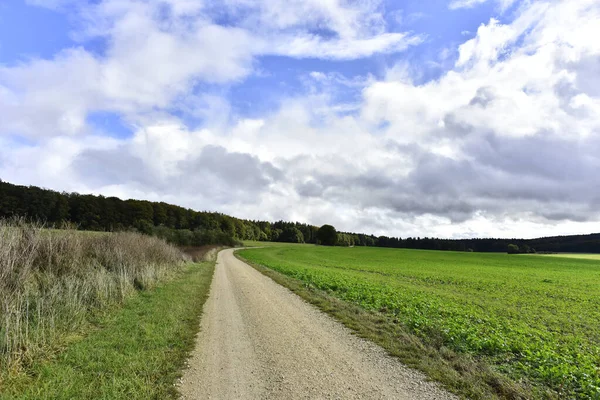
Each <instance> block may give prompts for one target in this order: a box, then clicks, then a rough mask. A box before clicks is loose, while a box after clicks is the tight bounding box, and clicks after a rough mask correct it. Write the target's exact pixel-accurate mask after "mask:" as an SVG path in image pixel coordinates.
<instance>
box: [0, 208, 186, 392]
mask: <svg viewBox="0 0 600 400" xmlns="http://www.w3.org/2000/svg"><path fill="white" fill-rule="evenodd" d="M186 260H187V256H185V255H184V254H183V253H181V252H180V251H179V250H178V249H177V248H175V247H173V246H171V245H169V244H167V243H166V242H165V241H163V240H161V239H158V238H155V237H150V236H144V235H141V234H137V233H129V232H123V233H113V234H88V233H85V232H78V231H76V230H74V229H66V230H59V231H48V230H45V229H43V226H41V225H39V224H31V223H26V222H24V221H23V220H11V221H6V220H0V370H5V371H6V370H8V369H12V370H14V369H17V370H18V369H21V368H22V367H24V366H27V365H28V364H29V363H30V362H31V361H32V360H33V359H35V358H37V357H38V356H41V355H43V354H44V353H45V352H46V351H47V350H48V349H51V348H52V347H53V346H55V345H56V343H57V339H59V338H61V337H63V336H65V334H68V333H70V332H75V331H76V330H77V329H78V328H79V327H80V326H81V325H82V324H83V323H84V322H85V321H86V319H87V317H88V314H89V313H90V312H94V311H95V310H99V309H102V308H104V307H108V306H110V305H114V304H118V303H120V302H122V301H123V300H124V299H125V298H127V297H128V296H129V295H130V294H132V293H133V292H134V291H135V290H140V289H144V288H147V287H150V286H152V285H154V284H155V283H156V282H158V281H161V280H163V279H165V278H166V277H168V276H169V275H170V274H172V273H173V272H174V271H175V270H177V269H179V267H180V266H181V265H182V264H183V262H184V261H186ZM0 375H1V374H0ZM0 380H1V377H0Z"/></svg>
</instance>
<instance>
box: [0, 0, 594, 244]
mask: <svg viewBox="0 0 600 400" xmlns="http://www.w3.org/2000/svg"><path fill="white" fill-rule="evenodd" d="M396 3H397V2H394V1H392V0H374V1H371V0H369V1H357V2H347V1H342V0H328V1H322V0H319V1H317V0H309V1H302V0H294V1H288V2H283V1H278V0H261V1H256V2H249V1H247V0H226V1H222V2H208V1H200V0H199V1H194V0H161V1H147V0H131V1H117V0H102V1H92V0H90V1H75V0H10V1H8V2H4V3H2V4H0V115H2V119H0V149H2V150H1V151H0V179H2V180H4V181H7V182H10V183H13V184H17V185H26V186H29V185H32V186H38V187H43V188H48V189H51V190H56V191H67V192H77V193H83V194H87V193H89V194H95V195H100V194H101V195H103V196H106V197H111V196H114V197H118V198H121V199H128V198H129V199H136V200H148V201H163V202H165V203H169V204H174V205H178V206H181V207H184V208H190V209H194V210H214V211H211V212H219V213H224V214H227V215H231V216H235V217H236V218H240V219H247V220H262V221H271V222H274V221H277V220H283V221H298V222H302V223H307V224H311V225H314V226H321V225H323V224H331V225H333V226H334V227H336V229H337V230H338V231H343V232H355V233H365V234H369V235H370V234H371V233H367V232H373V233H372V234H374V235H376V236H382V235H383V236H388V237H401V238H407V237H434V238H440V239H467V238H470V239H484V238H498V239H500V238H502V239H517V238H523V239H533V238H542V237H553V236H570V235H588V234H593V233H596V232H598V229H597V228H596V226H597V225H598V224H599V223H600V208H599V207H598V205H599V204H600V185H599V184H598V179H597V171H598V170H599V169H600V156H599V155H598V154H599V152H598V149H600V74H598V71H600V45H599V44H598V42H597V40H595V38H597V37H600V24H598V21H600V3H598V2H597V1H593V0H579V1H566V0H542V1H535V2H532V1H528V0H434V1H431V2H427V3H426V4H424V3H423V2H419V1H417V0H409V1H406V2H404V4H402V5H401V6H399V5H398V4H396ZM31 26H33V27H35V29H31V28H30V27H31ZM582 232H586V233H582ZM590 232H591V233H590Z"/></svg>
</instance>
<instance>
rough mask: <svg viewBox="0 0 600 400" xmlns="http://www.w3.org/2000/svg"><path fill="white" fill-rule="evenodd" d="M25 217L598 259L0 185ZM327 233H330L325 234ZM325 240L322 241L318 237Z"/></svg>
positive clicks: (206, 235) (169, 235)
mask: <svg viewBox="0 0 600 400" xmlns="http://www.w3.org/2000/svg"><path fill="white" fill-rule="evenodd" d="M11 217H26V218H30V219H34V220H38V221H43V222H45V223H46V224H47V225H48V226H50V227H60V226H61V225H62V224H64V223H73V224H76V225H77V226H78V228H79V229H81V230H92V231H112V232H114V231H125V230H136V231H139V232H142V233H145V234H149V235H153V236H158V237H161V238H163V239H165V240H167V241H169V242H171V243H174V244H178V245H184V246H199V245H205V244H224V245H230V246H233V245H236V244H238V243H239V241H241V240H258V241H273V242H288V243H315V244H329V245H337V246H375V247H391V248H407V249H423V250H448V251H477V252H506V251H507V249H508V245H509V244H512V245H513V246H514V247H511V248H510V249H509V250H510V251H511V252H533V251H538V252H540V251H542V252H586V253H600V234H591V235H576V236H558V237H547V238H539V239H530V240H525V239H439V238H429V237H416V238H415V237H408V238H404V239H402V238H400V237H388V236H374V235H368V234H363V233H352V232H337V231H335V228H333V227H332V226H330V225H324V226H323V227H321V228H323V229H321V236H320V232H319V231H320V228H319V227H316V226H313V225H310V224H305V223H300V222H288V221H277V222H269V221H254V220H245V219H240V218H235V217H232V216H229V215H226V214H222V213H217V212H209V211H195V210H192V209H189V208H184V207H180V206H176V205H172V204H167V203H164V202H152V201H146V200H122V199H119V198H117V197H105V196H96V195H90V194H79V193H67V192H56V191H53V190H48V189H43V188H39V187H37V186H20V185H14V184H11V183H8V182H3V181H2V180H0V218H11ZM326 227H331V229H329V228H326ZM322 235H326V236H322Z"/></svg>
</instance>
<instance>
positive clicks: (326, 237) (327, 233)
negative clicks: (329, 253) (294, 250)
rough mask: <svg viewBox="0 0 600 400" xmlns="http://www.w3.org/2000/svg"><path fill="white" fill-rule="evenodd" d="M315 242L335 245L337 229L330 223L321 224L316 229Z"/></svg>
mask: <svg viewBox="0 0 600 400" xmlns="http://www.w3.org/2000/svg"><path fill="white" fill-rule="evenodd" d="M317 243H318V244H322V245H323V246H335V244H336V243H337V231H336V230H335V228H334V227H333V226H331V225H323V226H322V227H320V228H319V230H318V231H317Z"/></svg>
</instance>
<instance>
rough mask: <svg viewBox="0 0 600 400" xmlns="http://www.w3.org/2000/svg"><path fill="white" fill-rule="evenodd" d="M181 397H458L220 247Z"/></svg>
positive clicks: (185, 374)
mask: <svg viewBox="0 0 600 400" xmlns="http://www.w3.org/2000/svg"><path fill="white" fill-rule="evenodd" d="M210 290H211V291H210V296H209V298H208V300H207V302H206V304H205V305H204V314H203V316H202V322H201V325H200V333H199V335H198V339H197V345H196V349H195V350H194V352H193V354H192V357H191V358H190V360H189V361H188V363H189V366H188V368H187V369H186V370H185V371H184V376H183V378H182V379H181V382H180V384H179V390H180V392H181V393H182V398H183V399H227V400H229V399H456V397H455V396H453V395H451V394H448V393H447V392H445V391H443V390H442V389H441V388H440V387H439V386H437V385H436V384H434V383H432V382H427V381H426V379H425V377H424V376H423V374H421V373H419V372H416V371H414V370H411V369H409V368H407V367H406V366H404V365H402V364H401V363H400V362H398V361H397V360H396V359H394V358H391V357H389V356H388V355H386V353H385V351H384V350H383V349H381V348H380V347H378V346H376V345H375V344H373V343H371V342H368V341H366V340H363V339H360V338H358V337H356V336H354V335H352V333H351V331H350V330H349V329H347V328H345V327H344V326H343V325H341V324H340V323H338V322H336V321H334V320H333V319H332V318H330V317H329V316H327V315H326V314H324V313H322V312H321V311H319V310H318V309H316V308H315V307H314V306H312V305H310V304H308V303H306V302H305V301H304V300H302V299H301V298H300V297H298V296H296V295H295V294H293V293H292V292H290V291H289V290H288V289H286V288H284V287H282V286H280V285H278V284H277V283H275V282H273V281H272V280H271V279H270V278H268V277H266V276H264V275H262V274H261V273H259V272H258V271H256V270H255V269H254V268H252V267H250V266H249V265H247V264H245V263H244V262H242V261H240V260H238V259H237V258H235V257H234V255H233V250H224V251H221V252H220V253H219V255H218V258H217V267H216V270H215V276H214V278H213V282H212V286H211V289H210Z"/></svg>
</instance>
